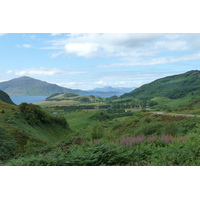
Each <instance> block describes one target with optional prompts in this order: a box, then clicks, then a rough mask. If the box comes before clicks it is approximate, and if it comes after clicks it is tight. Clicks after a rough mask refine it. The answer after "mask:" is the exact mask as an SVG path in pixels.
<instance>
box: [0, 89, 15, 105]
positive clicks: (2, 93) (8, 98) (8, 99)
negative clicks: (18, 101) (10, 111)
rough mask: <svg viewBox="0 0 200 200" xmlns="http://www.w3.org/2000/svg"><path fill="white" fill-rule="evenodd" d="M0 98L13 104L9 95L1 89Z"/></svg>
mask: <svg viewBox="0 0 200 200" xmlns="http://www.w3.org/2000/svg"><path fill="white" fill-rule="evenodd" d="M0 100H2V101H3V102H6V103H9V104H14V103H13V101H12V100H11V99H10V97H9V95H8V94H6V93H5V92H3V91H1V90H0Z"/></svg>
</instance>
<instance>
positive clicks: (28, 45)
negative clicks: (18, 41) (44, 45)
mask: <svg viewBox="0 0 200 200" xmlns="http://www.w3.org/2000/svg"><path fill="white" fill-rule="evenodd" d="M22 47H24V48H27V49H29V48H32V46H31V45H30V44H23V45H22Z"/></svg>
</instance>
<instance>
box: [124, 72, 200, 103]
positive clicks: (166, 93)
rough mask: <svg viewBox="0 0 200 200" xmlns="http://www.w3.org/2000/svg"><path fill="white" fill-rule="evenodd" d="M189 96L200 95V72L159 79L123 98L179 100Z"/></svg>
mask: <svg viewBox="0 0 200 200" xmlns="http://www.w3.org/2000/svg"><path fill="white" fill-rule="evenodd" d="M189 94H192V95H193V96H199V95H200V71H199V70H192V71H189V72H186V73H183V74H179V75H173V76H168V77H165V78H161V79H157V80H155V81H153V82H151V83H149V84H145V85H143V86H141V87H139V88H137V89H135V90H133V91H132V92H130V93H126V94H124V95H122V96H121V98H123V97H134V98H137V99H146V100H148V99H152V98H154V97H167V98H169V99H179V98H182V97H184V96H186V95H189Z"/></svg>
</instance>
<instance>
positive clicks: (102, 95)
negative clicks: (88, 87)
mask: <svg viewBox="0 0 200 200" xmlns="http://www.w3.org/2000/svg"><path fill="white" fill-rule="evenodd" d="M123 94H124V93H107V92H106V93H105V94H104V93H98V92H94V93H92V92H91V93H87V94H82V95H83V96H84V95H86V96H89V95H94V96H98V97H102V98H109V97H111V96H118V97H119V96H121V95H123Z"/></svg>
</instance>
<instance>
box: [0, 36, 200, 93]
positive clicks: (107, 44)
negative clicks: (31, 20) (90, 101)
mask: <svg viewBox="0 0 200 200" xmlns="http://www.w3.org/2000/svg"><path fill="white" fill-rule="evenodd" d="M0 69H1V73H0V81H1V82H2V81H7V80H10V79H13V78H18V77H21V76H30V77H32V78H36V79H39V80H43V81H47V82H49V83H55V84H58V85H60V86H63V87H67V88H71V89H82V90H90V89H93V88H101V87H104V86H112V87H130V88H131V87H139V86H141V85H143V84H146V83H149V82H152V81H153V80H156V79H158V78H162V77H165V76H169V75H174V74H180V73H184V72H187V71H190V70H200V34H197V33H166V34H165V33H10V34H9V33H7V34H4V33H1V34H0Z"/></svg>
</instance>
